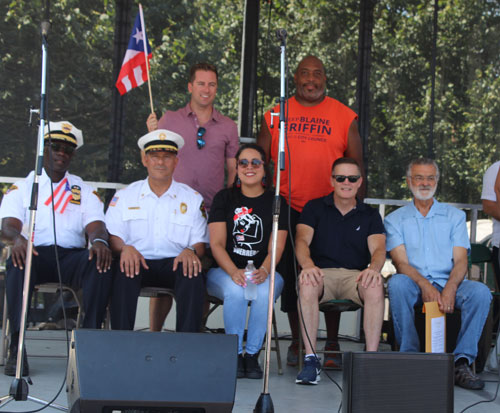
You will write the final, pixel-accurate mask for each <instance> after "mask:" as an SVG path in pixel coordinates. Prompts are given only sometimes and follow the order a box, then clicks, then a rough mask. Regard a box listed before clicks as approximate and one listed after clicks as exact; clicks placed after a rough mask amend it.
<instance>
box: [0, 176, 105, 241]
mask: <svg viewBox="0 0 500 413" xmlns="http://www.w3.org/2000/svg"><path fill="white" fill-rule="evenodd" d="M65 178H67V179H68V185H69V187H70V188H71V192H72V193H73V195H72V198H73V199H72V201H70V202H69V203H68V204H67V206H66V208H65V210H64V212H63V213H62V214H61V213H60V212H58V210H57V209H56V212H55V213H54V214H55V218H56V239H57V245H59V246H60V247H64V248H83V247H85V227H86V226H87V225H88V224H89V223H91V222H94V221H103V222H104V211H103V209H104V205H103V203H102V202H101V200H100V198H99V196H98V195H97V193H96V192H95V191H94V189H93V188H92V187H91V186H89V185H87V184H85V183H84V182H83V180H82V179H81V178H80V177H78V176H76V175H71V174H69V173H68V172H66V175H65ZM33 179H34V172H33V171H31V172H30V174H29V175H28V176H27V177H26V179H24V180H22V181H18V182H16V183H15V184H14V185H12V186H11V187H10V188H9V190H8V191H7V193H6V194H5V195H4V197H3V200H2V205H1V206H0V218H2V219H3V218H17V219H18V220H20V221H21V222H22V223H23V226H24V225H25V224H26V225H27V224H29V216H30V210H29V206H30V200H31V191H32V187H33ZM63 179H64V178H63ZM58 184H59V183H54V184H52V185H53V188H54V191H55V189H56V188H57V186H58ZM50 196H51V190H50V178H49V176H48V175H47V173H46V172H45V169H44V170H43V171H42V175H41V176H40V181H39V191H38V205H37V212H36V220H35V240H34V245H35V247H36V246H47V245H54V244H55V242H54V231H53V218H52V203H49V205H45V201H46V200H47V199H48V198H50Z"/></svg>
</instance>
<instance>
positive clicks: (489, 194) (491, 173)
mask: <svg viewBox="0 0 500 413" xmlns="http://www.w3.org/2000/svg"><path fill="white" fill-rule="evenodd" d="M499 169H500V161H498V162H495V163H494V164H493V165H491V166H490V167H489V168H488V169H487V170H486V172H485V174H484V176H483V192H482V194H481V199H486V200H488V201H493V202H495V201H496V200H497V195H496V193H495V181H496V179H497V175H498V170H499ZM492 219H493V237H492V238H491V245H493V246H494V247H500V221H498V220H496V219H495V218H492Z"/></svg>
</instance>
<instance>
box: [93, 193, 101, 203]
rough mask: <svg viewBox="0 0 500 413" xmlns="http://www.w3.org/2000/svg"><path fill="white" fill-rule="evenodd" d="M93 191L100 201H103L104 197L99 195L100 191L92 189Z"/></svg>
mask: <svg viewBox="0 0 500 413" xmlns="http://www.w3.org/2000/svg"><path fill="white" fill-rule="evenodd" d="M92 193H93V194H94V195H95V196H96V197H97V198H99V201H101V202H102V199H101V196H100V195H99V192H97V191H92Z"/></svg>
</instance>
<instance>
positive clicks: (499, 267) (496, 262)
mask: <svg viewBox="0 0 500 413" xmlns="http://www.w3.org/2000/svg"><path fill="white" fill-rule="evenodd" d="M492 252H493V254H492V261H493V262H492V264H493V272H494V275H495V280H496V285H497V291H498V292H500V255H499V254H498V247H493V250H492Z"/></svg>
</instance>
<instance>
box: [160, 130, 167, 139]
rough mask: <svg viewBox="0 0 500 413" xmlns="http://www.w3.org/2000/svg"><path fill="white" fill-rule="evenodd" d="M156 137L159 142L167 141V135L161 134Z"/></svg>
mask: <svg viewBox="0 0 500 413" xmlns="http://www.w3.org/2000/svg"><path fill="white" fill-rule="evenodd" d="M158 137H159V138H160V140H161V141H164V140H165V139H167V135H165V134H164V133H163V132H162V133H160V134H159V135H158Z"/></svg>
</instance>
